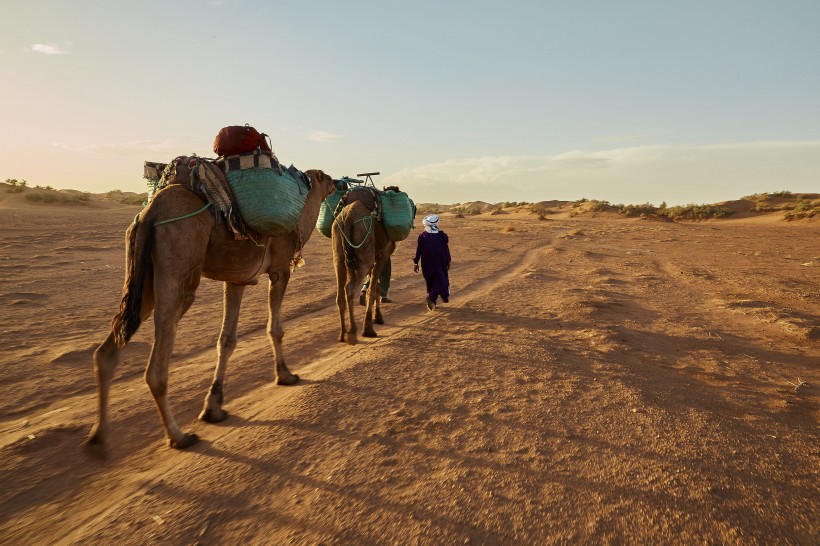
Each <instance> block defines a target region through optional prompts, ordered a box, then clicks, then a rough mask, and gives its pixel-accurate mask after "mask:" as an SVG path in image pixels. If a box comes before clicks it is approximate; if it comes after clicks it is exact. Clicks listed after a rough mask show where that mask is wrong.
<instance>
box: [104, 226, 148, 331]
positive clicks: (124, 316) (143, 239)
mask: <svg viewBox="0 0 820 546" xmlns="http://www.w3.org/2000/svg"><path fill="white" fill-rule="evenodd" d="M153 247H154V229H153V226H152V225H151V224H149V223H148V222H145V221H144V220H143V221H135V222H134V223H133V224H131V226H130V227H129V228H128V232H127V233H126V234H125V282H124V283H123V287H122V301H121V302H120V312H119V313H117V315H116V316H115V317H114V318H113V320H112V321H111V328H112V330H113V332H114V341H116V343H117V346H119V347H123V346H125V344H126V343H128V341H129V340H130V339H131V336H133V335H134V333H135V332H136V331H137V330H138V329H139V327H140V324H141V323H142V318H141V312H142V296H143V290H144V288H145V281H146V279H148V278H149V276H150V275H151V273H152V271H153V263H152V261H151V253H152V252H153Z"/></svg>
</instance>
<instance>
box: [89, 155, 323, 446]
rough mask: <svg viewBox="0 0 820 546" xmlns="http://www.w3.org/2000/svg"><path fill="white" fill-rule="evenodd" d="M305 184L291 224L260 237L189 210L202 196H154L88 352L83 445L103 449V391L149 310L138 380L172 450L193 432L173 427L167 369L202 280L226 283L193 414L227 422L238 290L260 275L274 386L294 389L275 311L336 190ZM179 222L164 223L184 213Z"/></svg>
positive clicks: (172, 189) (314, 180)
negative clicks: (225, 390)
mask: <svg viewBox="0 0 820 546" xmlns="http://www.w3.org/2000/svg"><path fill="white" fill-rule="evenodd" d="M305 174H306V175H307V176H308V178H309V180H310V182H311V184H310V186H311V187H310V190H309V192H308V195H307V200H306V203H305V207H304V209H303V211H302V215H301V217H300V219H299V222H298V225H297V228H296V229H295V230H294V231H292V232H291V233H289V234H288V235H284V236H281V237H266V238H265V237H263V238H262V239H261V240H259V241H256V242H254V241H252V240H239V241H237V240H234V239H233V237H232V235H231V234H230V233H229V232H228V229H226V227H225V225H224V223H221V224H217V223H216V220H215V219H214V215H213V214H210V213H206V214H196V215H194V216H191V217H186V216H189V215H190V214H191V213H192V211H197V210H200V209H201V208H202V206H203V204H204V201H203V200H202V199H201V198H200V197H199V196H197V195H196V194H194V193H193V192H191V191H189V190H188V189H186V188H185V187H183V186H180V185H171V186H168V187H166V188H165V189H163V190H162V191H160V192H158V193H157V194H156V195H155V196H154V198H153V199H152V200H151V203H150V204H149V205H148V206H147V207H146V208H145V209H143V210H142V212H141V213H140V214H139V216H138V218H137V219H136V220H135V223H133V224H132V225H131V226H130V227H129V228H128V231H127V232H126V235H125V239H126V277H125V284H124V286H123V298H122V303H121V305H120V311H119V313H118V314H117V315H116V316H115V317H114V319H113V321H112V329H111V333H110V334H109V335H108V337H107V338H106V340H105V341H104V342H103V343H102V345H100V346H99V347H98V348H97V350H96V351H95V352H94V371H95V374H96V378H97V420H96V422H95V424H94V426H93V428H92V429H91V432H90V434H89V437H88V444H89V445H102V444H104V442H105V441H106V439H107V436H108V427H109V421H108V395H109V391H110V387H111V380H112V378H113V375H114V369H115V367H116V366H117V362H118V360H119V356H120V352H121V351H122V349H123V348H124V347H125V345H126V343H128V341H129V339H130V338H131V336H132V335H133V334H134V333H135V332H136V331H137V328H139V326H140V324H141V323H142V322H143V321H145V320H146V319H148V317H149V316H150V315H151V312H152V311H153V312H154V344H153V347H152V349H151V356H150V359H149V361H148V365H147V367H146V370H145V381H146V383H147V384H148V387H149V389H150V390H151V394H153V396H154V400H155V401H156V404H157V408H158V409H159V414H160V418H161V419H162V424H163V426H164V428H165V434H166V435H167V437H168V441H169V443H170V445H171V447H174V448H177V449H183V448H186V447H188V446H190V445H192V444H194V443H195V442H196V441H197V440H198V438H197V436H196V435H195V434H190V433H185V432H183V431H182V430H180V428H179V426H177V423H176V421H175V420H174V415H173V412H172V411H171V406H170V404H169V402H168V365H169V361H170V358H171V351H172V350H173V346H174V338H175V336H176V331H177V324H178V323H179V320H180V319H181V318H182V316H183V315H184V314H185V312H186V311H187V310H188V308H190V307H191V304H192V303H193V302H194V294H195V293H196V289H197V287H198V286H199V282H200V279H201V278H202V277H205V278H208V279H214V280H219V281H224V283H225V288H224V315H223V319H222V330H221V332H220V335H219V341H218V343H217V365H216V370H215V372H214V380H213V383H212V384H211V387H210V389H209V391H208V394H207V395H206V397H205V404H204V407H203V409H202V413H201V414H200V415H199V418H200V419H202V420H203V421H207V422H211V423H215V422H219V421H223V420H224V419H226V418H227V412H225V411H224V410H223V409H222V387H223V378H224V376H225V368H226V366H227V364H228V359H229V358H230V356H231V353H233V350H234V348H235V347H236V328H237V323H238V321H239V308H240V305H241V303H242V295H243V293H244V290H245V286H247V285H252V284H256V283H258V282H259V275H260V274H263V273H267V274H268V277H269V278H270V282H269V288H268V325H267V335H268V339H269V340H270V343H271V345H272V347H273V356H274V360H275V363H276V366H275V378H276V383H277V384H279V385H292V384H294V383H296V382H297V381H298V380H299V376H298V375H295V374H292V373H291V372H290V370H288V367H287V366H286V365H285V358H284V356H283V352H282V336H283V335H284V331H283V329H282V322H281V319H280V307H281V304H282V298H283V296H284V295H285V289H286V288H287V285H288V281H289V280H290V273H291V263H292V261H293V259H294V256H295V255H297V254H298V253H299V251H300V250H301V249H302V247H303V246H304V244H305V243H306V242H307V240H308V239H309V238H310V236H311V234H312V233H313V230H314V226H315V225H316V219H317V217H318V216H319V207H320V205H321V203H322V201H323V200H324V199H325V198H326V197H327V196H328V195H330V193H331V192H332V191H333V190H334V186H333V180H332V179H331V177H330V176H328V175H326V174H325V173H323V172H322V171H319V170H311V171H307V172H306V173H305ZM183 217H185V218H184V219H182V220H180V221H172V222H164V221H166V220H169V219H177V218H183Z"/></svg>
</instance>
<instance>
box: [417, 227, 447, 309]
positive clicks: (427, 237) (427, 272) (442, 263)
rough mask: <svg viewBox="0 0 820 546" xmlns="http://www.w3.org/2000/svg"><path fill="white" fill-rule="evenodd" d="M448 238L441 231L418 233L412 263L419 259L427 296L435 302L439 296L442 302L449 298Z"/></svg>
mask: <svg viewBox="0 0 820 546" xmlns="http://www.w3.org/2000/svg"><path fill="white" fill-rule="evenodd" d="M449 242H450V239H449V237H447V234H446V233H444V232H443V231H439V232H438V233H429V232H427V231H424V232H422V233H421V234H419V240H418V243H417V245H416V257H415V258H413V263H419V260H421V273H422V275H424V281H425V282H426V283H427V297H428V298H430V301H432V302H433V303H436V301H437V300H438V298H439V296H441V299H442V301H443V302H444V303H447V302H448V301H449V300H450V276H449V274H448V270H449V269H450V247H449Z"/></svg>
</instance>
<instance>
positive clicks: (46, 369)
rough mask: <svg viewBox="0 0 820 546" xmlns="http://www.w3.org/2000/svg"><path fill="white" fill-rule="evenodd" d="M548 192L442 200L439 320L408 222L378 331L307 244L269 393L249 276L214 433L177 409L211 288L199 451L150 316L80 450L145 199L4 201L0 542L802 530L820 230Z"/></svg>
mask: <svg viewBox="0 0 820 546" xmlns="http://www.w3.org/2000/svg"><path fill="white" fill-rule="evenodd" d="M556 206H557V207H558V209H557V210H556V211H553V212H555V213H554V214H550V215H548V216H546V217H545V218H543V219H539V218H538V217H536V216H535V215H533V214H530V213H529V212H528V211H527V210H526V209H524V208H517V209H512V210H510V211H505V212H506V213H504V214H477V215H468V216H465V217H458V216H457V215H455V214H452V213H445V214H442V221H441V228H442V229H443V230H444V231H446V232H447V233H448V234H449V236H450V247H451V251H452V255H453V267H452V270H451V283H452V286H451V290H452V298H451V303H450V304H448V305H439V307H438V309H436V310H435V311H433V312H428V311H427V309H426V308H425V305H424V296H425V294H424V282H423V279H422V278H421V276H420V275H417V274H414V273H413V271H412V262H411V258H412V256H413V253H414V250H415V242H414V239H415V237H416V234H417V233H418V231H416V232H413V233H411V236H410V239H408V240H407V241H405V242H403V243H402V244H401V245H400V246H399V249H398V251H397V253H396V255H394V257H393V287H392V290H391V294H390V296H391V298H392V299H393V303H390V304H385V305H384V306H383V311H384V314H385V320H386V321H387V324H385V325H384V326H381V327H378V326H377V331H378V333H379V337H378V338H376V339H366V338H360V343H359V344H358V345H355V346H348V345H345V344H341V343H339V342H337V340H336V336H337V334H338V330H337V328H338V323H337V321H338V315H337V312H336V309H335V304H334V297H335V293H334V292H335V281H334V276H333V275H334V274H333V268H332V264H331V250H330V240H329V239H326V238H324V237H322V236H321V235H320V234H319V233H314V235H313V237H312V238H311V240H310V241H309V243H308V244H307V246H306V248H305V252H304V257H305V260H306V267H303V268H301V269H299V270H297V271H296V272H295V273H294V275H293V277H292V280H291V284H290V286H289V289H288V293H287V295H286V298H285V302H284V307H283V316H284V318H285V332H286V334H285V345H284V347H285V351H286V353H285V354H286V359H287V362H288V365H289V367H290V369H291V370H292V371H293V372H295V373H298V374H300V375H301V377H302V381H301V382H300V383H299V384H298V385H296V386H293V387H278V386H275V385H274V384H272V381H271V379H272V375H273V369H272V364H273V363H272V356H271V350H270V347H269V345H268V341H267V339H266V337H265V332H264V328H265V322H266V318H267V317H266V308H265V306H266V282H262V283H260V284H259V285H257V286H255V287H250V288H249V289H248V290H247V291H246V294H245V299H244V303H243V309H242V314H241V318H240V323H239V346H238V348H237V350H236V352H235V353H234V356H233V358H232V361H231V363H230V365H229V368H228V372H227V376H226V382H225V388H224V392H225V406H224V407H225V409H226V410H228V411H229V412H230V414H231V416H230V418H229V419H228V420H227V421H225V422H224V423H221V424H219V425H209V424H205V423H202V422H199V421H197V420H196V417H197V415H198V413H199V411H200V409H201V405H202V402H203V400H204V398H205V395H206V391H207V389H208V387H209V385H210V381H211V376H212V372H213V367H214V365H215V363H216V354H215V345H216V340H217V336H218V333H219V326H220V320H221V310H222V287H221V284H220V283H217V282H213V281H208V280H204V281H203V283H202V285H201V286H200V289H199V291H198V293H197V301H196V302H195V303H194V305H193V307H192V308H191V310H190V311H189V313H188V314H187V315H186V316H185V317H184V318H183V320H182V322H181V325H180V330H179V334H178V337H177V344H176V347H175V351H174V355H175V356H174V362H173V364H172V369H171V375H170V396H171V403H172V406H173V408H174V410H175V411H176V416H177V420H178V421H179V423H180V425H181V426H183V427H184V429H185V430H187V431H192V432H196V433H197V434H198V435H200V437H201V438H202V441H200V442H199V443H198V444H196V445H195V446H193V447H191V448H190V449H188V450H185V451H176V450H172V449H170V448H169V447H168V446H167V443H166V441H165V439H164V437H163V434H162V428H161V426H160V421H159V418H158V415H157V411H156V408H155V405H154V402H153V399H152V397H151V395H150V393H149V391H148V389H147V387H146V385H145V383H144V381H143V377H142V374H143V371H144V367H145V363H146V361H147V357H148V354H149V351H150V346H151V339H152V324H151V321H150V320H149V321H148V322H147V323H146V324H145V325H143V327H142V328H141V329H140V331H139V332H138V333H137V334H136V335H135V336H134V339H133V340H132V342H131V343H130V344H129V346H128V347H127V349H126V350H125V352H124V355H123V359H122V361H121V362H120V365H119V367H118V369H117V373H116V379H115V382H114V386H113V388H112V394H111V398H112V400H111V415H112V429H111V433H112V441H111V443H110V445H109V448H108V455H107V457H106V458H105V459H98V458H94V457H91V456H90V455H89V454H88V453H87V451H86V450H85V449H84V447H83V445H82V443H83V440H84V439H85V436H86V435H87V434H88V431H89V429H90V427H91V424H92V423H93V420H94V412H95V396H96V394H95V386H94V377H93V374H92V361H91V354H92V352H93V350H94V348H95V347H96V346H97V345H98V344H99V343H100V342H102V341H103V340H104V339H105V337H106V335H107V333H108V327H109V326H108V325H109V321H110V320H111V317H112V316H113V315H114V313H115V311H116V309H117V307H118V305H119V298H120V289H121V285H122V279H123V265H124V252H123V249H124V242H123V236H124V232H125V229H126V227H127V226H128V224H129V223H130V222H131V221H132V219H133V217H134V215H135V214H136V213H137V212H138V211H139V210H140V208H139V206H127V205H123V204H119V203H116V202H109V201H93V202H90V203H85V204H74V205H72V204H45V203H36V202H31V201H26V200H24V199H22V198H21V197H20V196H19V195H14V194H5V193H4V194H0V304H1V305H2V310H3V320H2V326H0V344H1V345H2V356H0V359H2V368H1V369H2V372H0V373H1V375H0V378H1V379H0V396H2V400H3V402H2V409H0V450H2V456H1V457H0V468H1V469H2V471H1V472H0V542H2V543H4V544H27V545H30V544H550V543H562V544H580V543H632V544H658V543H678V544H701V543H705V544H817V543H818V542H820V429H818V417H820V221H818V220H817V219H815V220H814V221H811V220H802V221H796V222H784V221H783V220H782V217H781V215H780V214H778V213H775V212H771V213H762V214H755V215H745V216H743V215H741V217H738V218H735V217H728V218H724V219H719V220H709V221H703V222H662V221H654V220H646V219H644V220H642V219H639V218H625V217H623V216H621V215H618V214H614V213H607V212H603V213H594V212H592V213H584V214H576V215H574V216H573V215H571V214H570V213H571V211H569V210H564V209H561V208H560V204H559V205H556ZM418 224H419V225H420V221H419V222H418ZM361 309H362V308H358V309H357V313H358V316H359V317H360V318H361V315H362V313H361Z"/></svg>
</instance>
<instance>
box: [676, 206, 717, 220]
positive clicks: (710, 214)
mask: <svg viewBox="0 0 820 546" xmlns="http://www.w3.org/2000/svg"><path fill="white" fill-rule="evenodd" d="M727 214H729V210H728V209H726V208H725V207H719V206H717V205H683V206H677V207H668V208H667V209H666V211H665V213H664V216H666V217H668V218H671V219H672V220H708V219H709V218H722V217H724V216H726V215H727Z"/></svg>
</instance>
